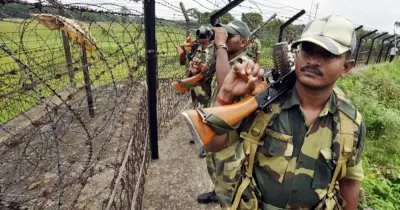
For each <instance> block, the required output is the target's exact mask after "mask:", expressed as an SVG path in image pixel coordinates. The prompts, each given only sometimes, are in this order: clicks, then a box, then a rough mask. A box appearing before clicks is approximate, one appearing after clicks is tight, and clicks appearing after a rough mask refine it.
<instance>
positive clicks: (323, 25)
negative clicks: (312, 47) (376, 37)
mask: <svg viewBox="0 0 400 210" xmlns="http://www.w3.org/2000/svg"><path fill="white" fill-rule="evenodd" d="M302 42H311V43H314V44H316V45H318V46H321V47H322V48H324V49H326V50H328V51H329V52H331V53H333V54H335V55H340V54H343V53H345V52H347V51H349V50H350V51H351V52H354V50H355V48H356V42H357V41H356V33H355V29H354V25H353V23H351V22H350V21H349V20H347V19H346V18H344V17H342V16H339V15H331V16H328V17H325V18H322V19H317V20H313V21H311V22H309V23H308V24H307V25H306V27H305V28H304V31H303V33H302V35H301V38H300V39H299V40H297V41H296V42H294V43H293V44H292V47H297V46H298V45H299V44H300V43H302Z"/></svg>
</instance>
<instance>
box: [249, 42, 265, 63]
mask: <svg viewBox="0 0 400 210" xmlns="http://www.w3.org/2000/svg"><path fill="white" fill-rule="evenodd" d="M261 52H262V49H261V42H260V40H259V39H258V38H255V39H254V40H253V41H252V42H251V43H250V44H249V46H248V47H247V49H246V54H247V56H249V58H251V60H253V61H254V63H260V59H261Z"/></svg>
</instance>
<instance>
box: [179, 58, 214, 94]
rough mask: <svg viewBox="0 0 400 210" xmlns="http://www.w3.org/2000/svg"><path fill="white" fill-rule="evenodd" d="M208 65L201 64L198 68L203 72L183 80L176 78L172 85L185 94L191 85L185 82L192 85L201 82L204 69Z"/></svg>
mask: <svg viewBox="0 0 400 210" xmlns="http://www.w3.org/2000/svg"><path fill="white" fill-rule="evenodd" d="M207 68H208V67H207V66H206V65H205V64H202V63H201V64H200V65H199V67H198V70H200V71H201V72H200V73H199V74H196V75H194V76H192V77H188V78H186V79H183V80H175V81H174V82H173V83H172V85H173V86H174V87H175V88H176V89H177V90H178V91H179V92H180V93H182V94H184V93H185V92H186V91H188V90H189V87H188V86H187V85H185V84H191V85H196V84H198V83H199V82H200V80H202V79H203V78H204V73H203V72H204V71H205V70H206V69H207Z"/></svg>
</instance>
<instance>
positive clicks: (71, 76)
mask: <svg viewBox="0 0 400 210" xmlns="http://www.w3.org/2000/svg"><path fill="white" fill-rule="evenodd" d="M50 3H51V4H53V5H55V6H56V7H58V15H60V16H64V10H63V9H62V7H61V4H60V3H59V2H57V1H50ZM60 32H61V37H62V41H63V46H64V52H65V62H66V63H67V71H68V76H69V82H70V83H71V85H72V86H73V87H75V82H74V76H75V73H74V69H73V68H72V55H71V48H70V45H69V40H68V37H67V34H66V32H65V31H64V30H60Z"/></svg>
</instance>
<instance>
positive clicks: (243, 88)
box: [219, 60, 264, 101]
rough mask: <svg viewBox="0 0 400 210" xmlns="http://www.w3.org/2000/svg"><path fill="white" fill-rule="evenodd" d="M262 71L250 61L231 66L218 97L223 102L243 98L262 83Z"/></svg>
mask: <svg viewBox="0 0 400 210" xmlns="http://www.w3.org/2000/svg"><path fill="white" fill-rule="evenodd" d="M263 75H264V70H263V69H261V68H260V66H259V65H258V64H255V63H254V62H253V61H252V60H248V61H244V62H243V63H238V64H236V65H234V66H233V70H232V71H230V72H229V73H228V75H227V76H226V77H225V80H224V83H223V84H222V87H221V92H220V94H219V95H220V96H222V97H223V98H224V100H225V101H233V99H234V98H235V97H236V96H244V95H247V94H250V93H252V92H253V91H254V89H255V88H256V86H257V85H259V84H260V83H262V82H263V81H262V78H263Z"/></svg>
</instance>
